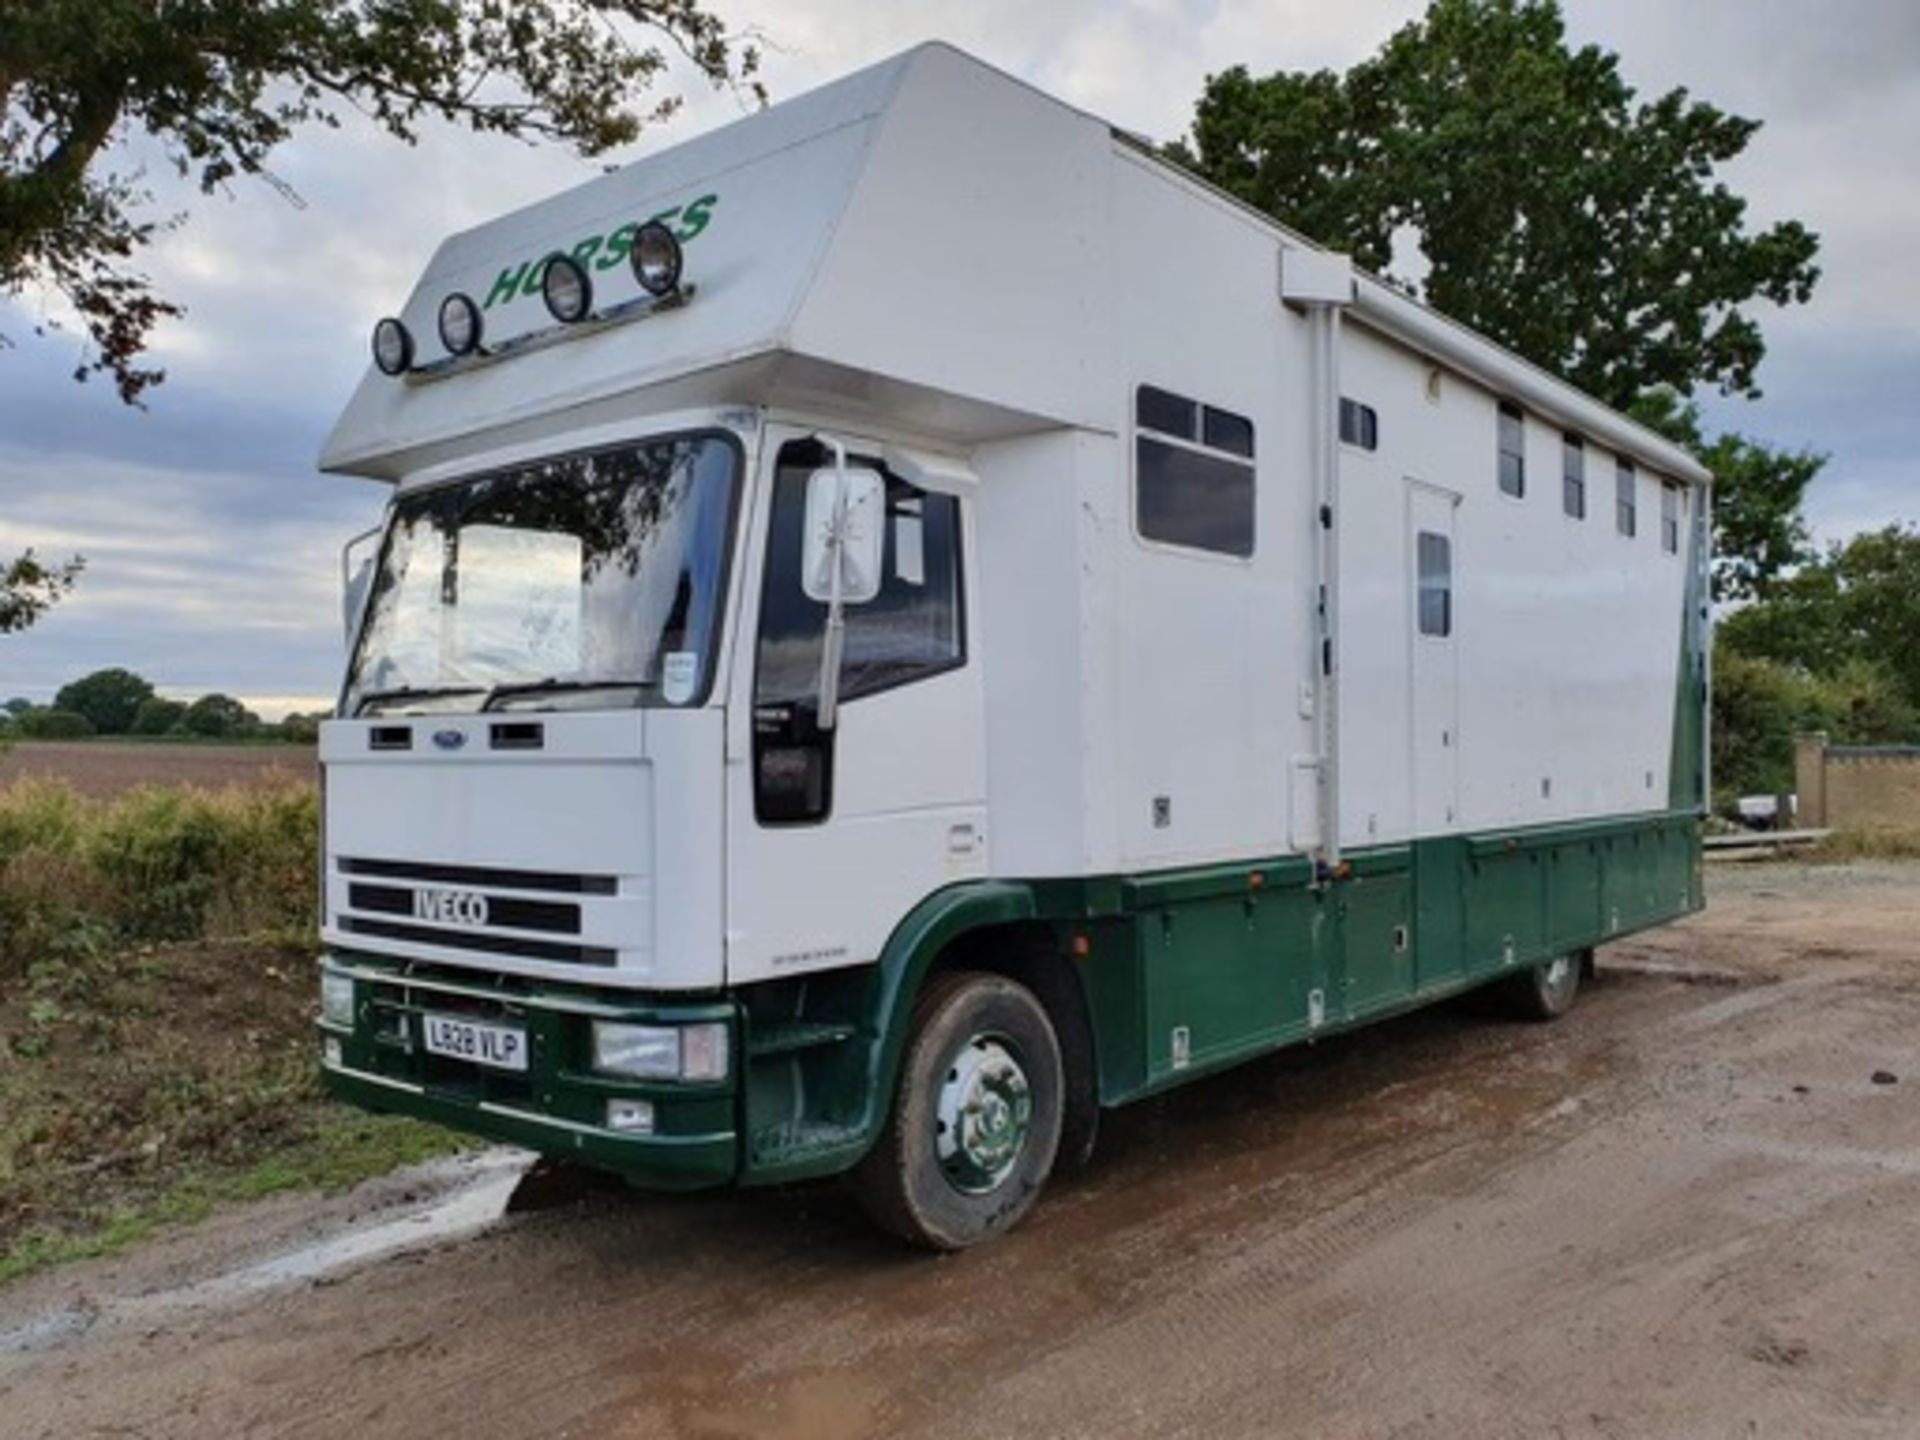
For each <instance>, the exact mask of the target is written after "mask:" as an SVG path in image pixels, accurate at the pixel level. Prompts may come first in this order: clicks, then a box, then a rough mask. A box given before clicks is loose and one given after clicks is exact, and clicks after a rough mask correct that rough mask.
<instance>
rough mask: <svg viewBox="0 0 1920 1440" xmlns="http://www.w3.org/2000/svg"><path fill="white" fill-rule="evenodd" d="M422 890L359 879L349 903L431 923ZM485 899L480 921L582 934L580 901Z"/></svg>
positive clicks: (510, 927) (350, 892) (350, 889)
mask: <svg viewBox="0 0 1920 1440" xmlns="http://www.w3.org/2000/svg"><path fill="white" fill-rule="evenodd" d="M422 893H423V892H421V891H417V890H403V889H401V888H399V887H398V886H393V885H363V884H360V883H359V882H358V881H356V882H355V883H353V884H351V885H349V886H348V887H347V906H348V908H349V909H353V910H371V911H373V912H374V913H375V914H377V915H404V916H406V917H407V918H408V919H410V920H425V921H427V922H429V923H431V922H432V919H433V916H432V915H431V914H430V913H427V914H423V913H422V912H421V910H420V908H419V900H418V898H417V897H419V896H420V895H421V894H422ZM483 898H484V900H485V904H486V907H487V908H486V919H485V920H484V921H482V922H480V923H481V924H483V925H487V926H496V925H497V926H501V927H504V928H505V929H508V930H544V931H548V932H550V933H552V934H555V935H578V934H579V933H580V907H579V905H577V904H573V903H568V902H565V901H558V900H527V899H524V898H522V897H520V896H517V895H513V896H506V895H489V896H486V897H483Z"/></svg>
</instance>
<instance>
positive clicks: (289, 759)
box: [0, 740, 314, 797]
mask: <svg viewBox="0 0 1920 1440" xmlns="http://www.w3.org/2000/svg"><path fill="white" fill-rule="evenodd" d="M313 774H314V752H313V748H312V747H311V746H303V745H268V744H260V745H202V744H188V743H177V744H176V743H161V742H155V743H153V744H140V743H138V742H132V741H124V742H123V741H119V740H28V741H21V742H19V743H17V744H15V745H14V746H13V748H12V749H10V750H7V751H5V752H0V788H4V787H5V786H6V785H7V784H9V783H10V782H12V781H14V780H23V779H28V778H34V779H41V780H64V781H66V782H67V783H68V784H69V785H72V786H73V787H74V788H75V789H76V790H79V791H80V792H82V793H83V794H86V795H96V796H101V797H107V796H112V795H118V794H120V793H121V792H122V791H125V790H131V789H134V788H135V787H136V786H140V785H197V786H200V787H201V788H203V789H209V790H213V789H219V788H221V787H222V786H226V785H252V784H255V783H257V782H259V781H261V780H266V779H272V778H280V779H311V778H312V777H313Z"/></svg>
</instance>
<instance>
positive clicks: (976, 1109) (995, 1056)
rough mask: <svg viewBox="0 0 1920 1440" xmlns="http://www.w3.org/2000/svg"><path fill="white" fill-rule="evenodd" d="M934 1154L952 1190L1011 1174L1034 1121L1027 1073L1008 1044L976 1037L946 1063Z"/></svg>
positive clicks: (983, 1187)
mask: <svg viewBox="0 0 1920 1440" xmlns="http://www.w3.org/2000/svg"><path fill="white" fill-rule="evenodd" d="M934 1116H935V1120H934V1153H935V1154H936V1155H937V1156H938V1157H939V1160H940V1168H941V1171H942V1172H943V1173H944V1174H945V1175H946V1177H947V1182H948V1183H949V1184H951V1185H952V1186H953V1187H954V1189H956V1190H959V1191H960V1192H961V1193H963V1194H967V1195H984V1194H986V1193H987V1192H988V1191H990V1190H995V1189H998V1188H999V1187H1000V1185H1001V1184H1002V1183H1004V1182H1005V1180H1006V1178H1007V1176H1009V1175H1010V1174H1012V1173H1013V1168H1014V1165H1015V1164H1016V1163H1017V1162H1018V1161H1019V1159H1020V1152H1021V1151H1022V1150H1024V1149H1025V1148H1026V1143H1027V1131H1028V1129H1029V1128H1030V1126H1031V1124H1032V1120H1033V1096H1032V1094H1031V1092H1030V1090H1029V1087H1028V1084H1027V1072H1026V1071H1025V1070H1023V1069H1022V1068H1021V1066H1020V1062H1019V1060H1018V1059H1017V1058H1015V1056H1014V1053H1013V1051H1012V1050H1011V1049H1010V1048H1009V1047H1008V1045H1007V1044H1006V1043H1005V1042H1004V1041H1003V1040H1001V1039H1000V1037H998V1036H994V1035H976V1036H974V1038H973V1039H971V1040H969V1041H968V1042H967V1043H966V1044H965V1045H963V1046H962V1047H961V1048H960V1051H959V1053H958V1054H956V1055H955V1056H954V1057H953V1059H952V1061H951V1062H950V1063H949V1064H948V1066H947V1073H946V1078H945V1079H944V1080H943V1081H942V1082H941V1085H940V1096H939V1103H938V1105H937V1106H936V1107H935V1111H934Z"/></svg>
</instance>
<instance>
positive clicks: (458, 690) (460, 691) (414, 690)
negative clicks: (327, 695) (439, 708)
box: [353, 685, 481, 715]
mask: <svg viewBox="0 0 1920 1440" xmlns="http://www.w3.org/2000/svg"><path fill="white" fill-rule="evenodd" d="M480 693H481V687H480V686H478V685H397V686H395V687H394V688H393V689H391V690H370V691H368V692H367V693H366V694H365V695H362V696H361V697H360V699H359V701H358V703H356V704H355V705H354V707H353V713H354V714H356V715H362V714H365V713H366V710H367V707H368V706H370V705H384V704H386V703H387V702H388V701H390V700H428V699H434V700H439V699H445V698H446V697H447V696H449V695H478V694H480Z"/></svg>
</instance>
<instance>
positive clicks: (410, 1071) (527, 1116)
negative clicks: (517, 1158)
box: [318, 952, 740, 1190]
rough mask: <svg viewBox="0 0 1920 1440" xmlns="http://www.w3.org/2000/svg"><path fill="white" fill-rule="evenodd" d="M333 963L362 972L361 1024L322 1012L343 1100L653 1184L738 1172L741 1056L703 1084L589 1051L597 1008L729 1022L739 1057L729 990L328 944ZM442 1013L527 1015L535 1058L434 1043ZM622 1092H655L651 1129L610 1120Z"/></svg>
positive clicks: (641, 1018)
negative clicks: (605, 983) (619, 1067)
mask: <svg viewBox="0 0 1920 1440" xmlns="http://www.w3.org/2000/svg"><path fill="white" fill-rule="evenodd" d="M321 968H322V970H323V972H328V973H332V974H334V975H344V976H347V977H349V978H351V979H352V980H353V982H354V1001H353V1022H352V1024H351V1025H350V1026H349V1025H337V1024H329V1023H328V1022H327V1021H326V1019H325V1018H324V1017H323V1018H322V1020H321V1021H320V1022H319V1026H318V1028H319V1030H320V1034H321V1037H322V1047H323V1060H322V1067H321V1073H322V1078H323V1082H324V1084H325V1087H326V1089H327V1091H328V1093H329V1094H331V1095H333V1096H334V1097H336V1098H337V1099H340V1100H344V1101H346V1102H347V1103H348V1104H351V1105H357V1106H360V1107H361V1108H363V1109H367V1110H375V1111H380V1112H383V1113H387V1114H398V1115H411V1116H414V1117H416V1118H418V1119H422V1120H428V1121H431V1122H433V1123H435V1124H438V1125H445V1126H447V1127H448V1128H449V1129H453V1130H461V1131H465V1132H467V1133H469V1134H473V1135H478V1136H483V1137H485V1138H486V1139H489V1140H497V1141H501V1142H503V1143H506V1144H510V1145H519V1146H523V1147H525V1148H526V1149H529V1150H536V1151H539V1152H540V1153H541V1154H544V1155H552V1156H557V1157H564V1158H567V1159H572V1160H577V1161H580V1162H581V1163H583V1164H587V1165H591V1166H593V1167H595V1168H596V1169H601V1170H606V1171H609V1172H611V1173H613V1174H616V1175H618V1176H620V1177H621V1178H622V1179H625V1180H626V1181H628V1182H629V1183H631V1184H633V1185H636V1186H640V1187H642V1188H645V1189H650V1190H699V1189H706V1188H710V1187H714V1186H721V1185H727V1184H731V1183H733V1182H734V1181H735V1180H736V1179H737V1178H738V1176H739V1170H740V1143H739V1134H738V1121H737V1116H738V1113H739V1096H738V1078H737V1077H738V1063H737V1061H736V1062H735V1063H734V1064H731V1065H730V1066H729V1068H728V1077H727V1079H726V1080H724V1081H719V1082H707V1083H699V1084H694V1083H675V1082H664V1081H662V1082H649V1081H639V1080H628V1079H614V1078H610V1077H607V1076H603V1075H599V1074H596V1073H594V1072H593V1070H592V1068H591V1063H590V1061H591V1056H592V1023H593V1021H594V1020H596V1019H602V1020H616V1021H622V1022H626V1023H631V1024H650V1025H675V1024H691V1023H697V1022H714V1021H720V1022H722V1023H725V1024H726V1025H727V1026H728V1029H729V1034H730V1036H731V1037H732V1040H731V1043H730V1045H729V1051H730V1054H731V1055H733V1056H736V1057H737V1056H738V1055H739V1053H740V1051H739V1044H738V1034H739V1024H738V1011H737V1007H736V1006H735V1005H734V1004H733V1003H732V1002H731V1001H724V1000H718V1001H716V1000H695V1001H691V1002H689V1001H684V1000H674V999H664V998H661V997H650V996H636V995H632V994H628V993H625V992H620V991H609V990H605V989H600V988H594V987H585V986H582V987H574V986H565V987H562V986H556V985H548V984H543V983H538V982H512V981H507V980H504V979H499V978H496V977H486V976H479V975H463V974H461V973H459V972H457V971H450V970H444V969H435V970H430V971H429V970H424V969H423V968H422V967H419V966H413V967H404V966H401V965H398V964H395V963H394V962H393V961H390V960H384V959H380V958H377V957H373V956H368V955H359V954H343V953H338V952H336V953H334V954H330V955H326V956H323V957H322V959H321ZM435 1013H438V1014H451V1015H456V1016H459V1017H461V1018H465V1019H471V1020H474V1021H479V1022H482V1023H491V1024H507V1025H512V1026H515V1027H516V1028H523V1029H524V1030H525V1031H526V1035H527V1049H528V1063H527V1069H526V1070H525V1071H518V1072H503V1071H497V1070H490V1069H488V1068H486V1067H484V1066H481V1065H477V1064H474V1063H472V1062H470V1061H465V1060H455V1059H448V1058H445V1057H442V1056H436V1055H432V1054H430V1053H428V1051H427V1050H426V1047H425V1041H424V1036H423V1024H422V1018H423V1017H424V1016H425V1015H428V1014H435ZM614 1100H643V1101H646V1102H647V1103H649V1104H650V1105H651V1106H652V1107H653V1129H652V1131H651V1132H650V1133H636V1132H633V1131H626V1130H616V1129H611V1128H609V1127H608V1126H607V1124H606V1123H605V1119H606V1113H607V1107H608V1103H609V1102H610V1101H614Z"/></svg>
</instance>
